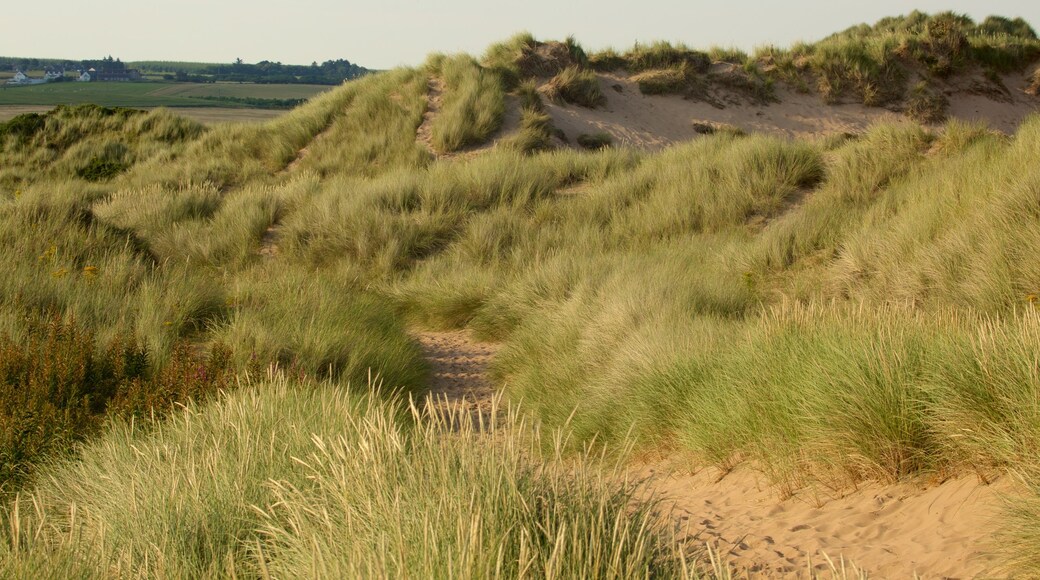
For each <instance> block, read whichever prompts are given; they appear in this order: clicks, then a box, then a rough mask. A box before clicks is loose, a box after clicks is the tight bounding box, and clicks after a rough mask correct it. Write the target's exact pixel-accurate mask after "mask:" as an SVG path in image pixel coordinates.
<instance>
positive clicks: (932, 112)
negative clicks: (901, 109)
mask: <svg viewBox="0 0 1040 580" xmlns="http://www.w3.org/2000/svg"><path fill="white" fill-rule="evenodd" d="M949 106H950V100H949V99H947V98H946V97H945V96H943V95H941V94H938V93H936V92H935V91H933V90H931V89H930V88H929V87H928V84H927V83H924V82H921V83H918V84H917V85H916V86H915V87H914V89H913V91H911V93H910V97H909V98H908V99H907V105H906V114H907V116H909V117H910V118H911V119H913V120H915V121H917V122H918V123H927V124H932V125H934V124H938V123H942V122H943V121H945V120H946V111H947V109H948V108H949Z"/></svg>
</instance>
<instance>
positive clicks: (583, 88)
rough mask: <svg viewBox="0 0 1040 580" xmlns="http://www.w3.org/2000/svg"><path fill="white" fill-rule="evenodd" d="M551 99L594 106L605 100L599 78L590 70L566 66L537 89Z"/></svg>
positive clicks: (589, 106)
mask: <svg viewBox="0 0 1040 580" xmlns="http://www.w3.org/2000/svg"><path fill="white" fill-rule="evenodd" d="M539 90H540V91H541V92H542V94H544V95H545V96H546V97H547V98H548V99H549V100H551V101H557V102H559V101H563V102H565V103H570V104H572V105H579V106H582V107H588V108H590V109H591V108H595V107H598V106H600V105H603V104H605V103H606V102H607V98H606V96H604V95H603V91H602V89H600V86H599V79H598V78H597V77H596V74H595V73H594V72H593V71H591V70H582V69H579V68H577V67H568V68H566V69H564V70H563V71H562V72H560V74H558V75H556V76H554V77H553V78H552V79H550V80H549V82H548V83H546V84H545V85H543V86H542V87H541V88H540V89H539Z"/></svg>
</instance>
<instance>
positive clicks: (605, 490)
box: [0, 377, 682, 578]
mask: <svg viewBox="0 0 1040 580" xmlns="http://www.w3.org/2000/svg"><path fill="white" fill-rule="evenodd" d="M399 410H400V407H398V406H397V405H395V404H393V403H390V402H386V401H384V400H383V399H382V398H381V397H380V396H379V395H377V394H373V393H369V394H353V393H351V392H350V391H343V390H339V389H336V388H334V387H331V386H329V385H325V384H293V383H291V382H290V381H288V380H286V379H285V378H282V377H274V378H269V379H267V380H266V381H258V382H255V383H252V384H251V385H247V386H246V387H245V388H242V389H240V390H238V391H236V392H235V393H232V394H230V395H228V396H226V397H225V398H223V399H222V400H220V401H218V402H216V403H213V404H210V405H206V406H196V405H189V406H187V408H185V409H184V410H183V411H182V412H180V413H177V414H176V415H174V416H173V417H171V419H170V420H169V421H167V422H165V423H164V424H162V425H160V426H158V427H156V428H154V429H153V430H151V431H149V432H141V430H140V429H138V428H136V427H134V426H132V425H129V424H122V423H121V424H116V425H114V426H113V428H112V429H111V431H110V432H108V433H106V434H105V435H104V436H102V437H101V438H99V439H98V440H96V441H95V442H93V443H91V444H89V445H88V446H86V447H85V448H84V450H83V453H82V457H81V458H80V459H77V460H73V461H66V462H62V463H56V464H54V465H52V466H50V467H49V468H48V471H47V476H46V477H45V478H42V479H41V480H40V482H39V484H38V485H37V486H36V487H35V488H34V489H33V490H32V491H31V493H30V494H27V495H26V496H25V497H24V498H23V499H21V500H20V501H19V502H18V503H16V504H15V509H14V510H12V511H8V512H7V513H6V517H5V524H6V525H5V526H4V532H3V534H2V541H0V555H2V557H0V562H2V564H0V573H2V574H3V575H5V576H6V575H20V574H22V573H25V572H26V571H29V570H38V569H40V568H43V569H52V570H54V569H60V570H77V571H79V573H80V574H83V575H86V576H93V575H102V574H111V573H113V571H116V572H117V573H118V574H121V575H133V576H141V575H143V576H193V577H195V576H217V577H242V576H262V575H264V574H271V575H277V576H283V575H289V576H310V577H325V576H335V577H342V576H358V575H361V576H366V575H370V574H377V575H378V574H384V573H385V574H390V575H394V576H408V577H438V576H456V575H457V576H466V577H495V576H506V577H520V576H524V575H526V574H535V575H539V576H542V575H545V576H556V575H562V576H575V577H578V576H580V577H608V578H634V577H640V578H642V577H645V576H646V575H648V574H649V575H653V576H674V575H678V574H681V573H682V568H681V564H680V561H679V558H678V556H677V552H676V551H675V550H674V549H673V548H671V547H670V546H669V544H668V543H667V541H666V540H665V538H664V536H663V535H659V534H661V533H662V532H661V530H660V528H659V527H658V524H657V523H656V522H657V520H656V519H655V516H654V514H653V511H652V509H651V508H652V506H651V505H648V504H647V503H645V502H644V501H640V500H637V499H636V495H635V494H636V491H637V490H636V488H635V487H634V486H631V485H628V484H622V483H618V482H617V480H616V479H612V478H611V477H610V476H609V475H604V474H603V472H601V471H597V468H596V465H595V463H594V460H593V459H591V458H579V459H578V460H577V461H574V460H569V459H568V460H565V459H564V458H563V457H562V456H561V455H560V454H559V452H557V453H555V454H554V453H548V454H546V453H544V452H543V451H542V449H543V447H542V445H541V444H540V442H539V440H538V438H531V437H528V436H526V435H525V434H524V433H525V432H526V430H525V429H524V428H522V425H520V424H519V423H518V419H517V418H516V417H515V416H511V417H512V418H511V419H508V420H507V421H506V422H505V424H503V425H499V426H497V427H495V428H494V430H493V431H492V433H491V434H490V435H491V436H489V435H485V434H483V433H481V432H479V431H478V430H477V429H476V428H475V427H474V426H473V424H472V422H471V421H469V420H468V415H466V411H464V410H461V409H460V410H457V411H454V412H449V413H454V414H448V415H444V416H442V418H439V419H438V418H436V417H433V418H431V419H423V418H421V417H420V416H419V415H420V413H419V412H418V411H416V413H415V415H414V417H415V418H414V419H410V418H409V417H406V416H402V414H401V413H400V412H399ZM441 413H445V412H444V411H441ZM452 424H454V425H456V426H457V428H456V429H455V432H454V433H451V432H450V430H449V425H452ZM114 472H116V473H119V474H120V476H119V477H113V476H112V474H113V473H114ZM30 502H31V504H32V505H33V506H35V507H34V508H33V509H26V508H27V507H28V506H29V505H30Z"/></svg>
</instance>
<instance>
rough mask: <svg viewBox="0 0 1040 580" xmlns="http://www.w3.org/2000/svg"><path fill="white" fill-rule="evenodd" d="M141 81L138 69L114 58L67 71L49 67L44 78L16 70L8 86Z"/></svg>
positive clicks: (87, 63) (86, 63)
mask: <svg viewBox="0 0 1040 580" xmlns="http://www.w3.org/2000/svg"><path fill="white" fill-rule="evenodd" d="M140 79H141V73H140V71H138V70H137V69H130V68H126V64H124V63H123V62H122V61H120V60H119V59H115V60H113V59H112V57H108V58H105V59H102V60H100V61H89V62H87V61H85V62H84V63H83V66H82V67H81V68H77V69H71V70H67V69H65V68H60V67H47V68H45V69H44V72H43V77H38V78H33V77H30V76H29V75H28V74H26V73H25V72H24V71H22V70H16V71H15V73H14V76H13V77H12V78H10V79H8V81H7V84H8V85H16V86H21V85H42V84H44V83H53V82H61V81H76V82H83V83H89V82H125V81H136V80H140Z"/></svg>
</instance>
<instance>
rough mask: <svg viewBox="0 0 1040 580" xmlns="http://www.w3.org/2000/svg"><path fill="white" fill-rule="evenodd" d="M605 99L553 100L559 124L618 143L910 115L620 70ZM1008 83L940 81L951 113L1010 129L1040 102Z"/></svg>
mask: <svg viewBox="0 0 1040 580" xmlns="http://www.w3.org/2000/svg"><path fill="white" fill-rule="evenodd" d="M599 80H600V88H601V89H602V91H603V93H604V94H605V95H606V97H607V104H606V105H605V106H603V107H599V108H596V109H587V108H583V107H577V106H572V105H561V104H555V103H548V104H547V109H548V111H549V114H550V115H552V118H553V122H554V123H555V125H556V127H557V128H559V129H561V130H562V131H563V132H564V133H565V134H566V135H567V138H568V141H570V142H572V143H573V142H574V140H575V139H576V138H577V136H578V135H581V134H583V133H588V134H592V133H598V132H605V133H608V134H610V135H611V137H613V138H614V142H615V143H616V144H618V145H626V146H632V147H638V148H642V149H658V148H661V147H664V146H667V145H669V144H672V143H676V142H679V141H686V140H689V139H693V138H696V137H697V136H698V135H699V134H700V133H699V132H698V130H697V128H696V127H695V123H701V124H715V125H718V124H722V125H730V126H733V127H736V128H739V129H742V130H744V131H747V132H760V133H768V134H773V135H781V136H784V137H813V136H823V135H832V134H840V133H858V132H862V131H863V130H865V129H866V128H867V127H868V126H869V125H871V124H872V123H875V122H878V121H894V122H909V121H908V120H907V118H906V116H905V115H903V114H902V113H900V112H897V111H892V110H887V109H884V108H880V107H867V106H864V105H861V104H851V103H850V104H838V105H828V104H825V103H824V102H823V101H822V100H821V99H820V97H819V96H818V95H815V94H804V93H798V92H795V91H793V90H791V89H789V88H786V87H778V89H777V91H776V96H777V98H778V99H779V102H777V103H772V104H769V105H754V104H750V103H747V102H746V101H743V100H742V99H741V97H740V96H739V95H729V96H728V97H727V98H725V99H724V100H725V103H724V104H723V107H724V108H718V107H717V106H716V105H713V104H711V103H708V102H704V101H694V100H688V99H684V98H683V97H681V96H672V95H665V96H659V95H654V96H647V95H643V94H642V93H641V92H640V91H639V86H638V85H637V84H636V83H635V82H634V81H632V79H631V78H630V77H629V76H628V75H625V74H622V73H612V74H600V75H599ZM1002 81H1003V83H1004V85H1005V87H1006V88H1007V91H1006V92H1005V91H1000V90H997V89H995V88H994V87H993V86H992V84H991V83H985V82H983V81H980V80H979V78H975V77H966V78H961V79H957V80H955V81H951V82H950V83H947V84H945V85H944V86H943V87H942V88H943V89H944V92H945V93H946V96H947V98H948V99H949V101H950V107H949V116H950V117H952V118H958V119H962V120H978V121H983V122H985V123H987V124H989V126H990V127H992V128H993V129H996V130H998V131H1003V132H1005V133H1011V132H1013V131H1014V130H1015V128H1016V127H1018V125H1019V124H1020V123H1021V122H1022V120H1023V119H1024V118H1025V117H1026V116H1027V115H1029V114H1030V113H1033V112H1036V111H1038V110H1040V98H1037V97H1035V96H1032V95H1028V94H1026V93H1025V87H1026V84H1027V83H1026V79H1025V77H1023V76H1022V75H1007V76H1005V77H1004V78H1003V79H1002Z"/></svg>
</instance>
